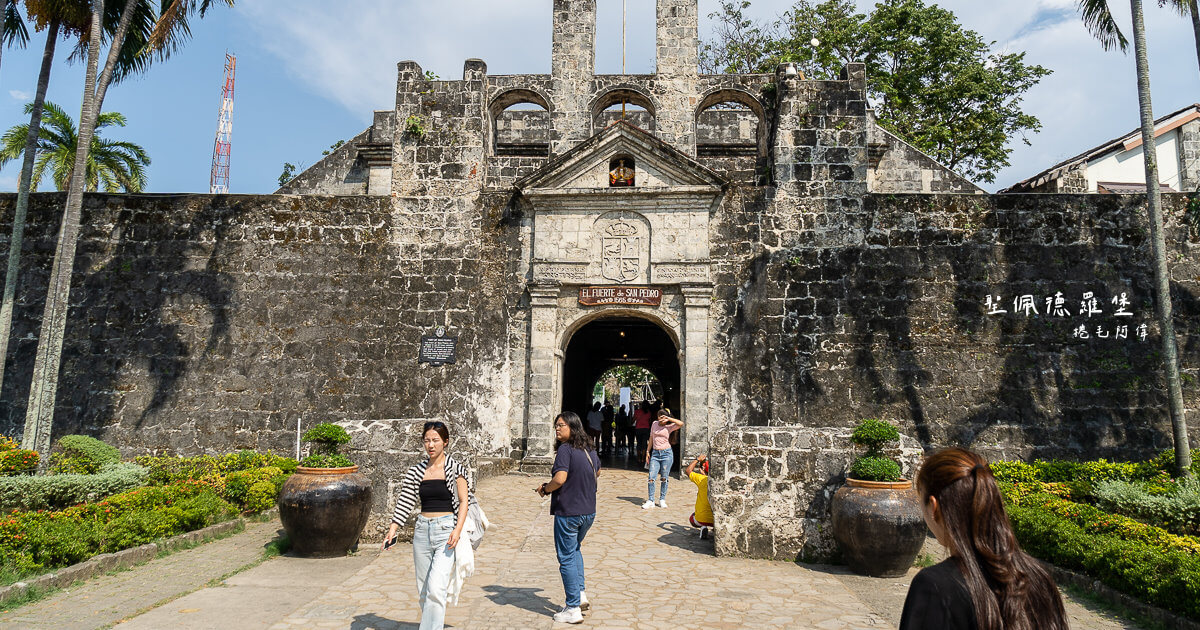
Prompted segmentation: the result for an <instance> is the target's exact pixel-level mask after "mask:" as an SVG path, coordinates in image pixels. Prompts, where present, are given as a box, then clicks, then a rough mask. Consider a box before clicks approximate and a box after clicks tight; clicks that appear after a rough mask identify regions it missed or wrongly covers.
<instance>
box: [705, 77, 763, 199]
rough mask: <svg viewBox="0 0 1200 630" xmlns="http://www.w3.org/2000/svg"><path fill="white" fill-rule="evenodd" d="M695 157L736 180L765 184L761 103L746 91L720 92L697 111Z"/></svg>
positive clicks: (708, 99)
mask: <svg viewBox="0 0 1200 630" xmlns="http://www.w3.org/2000/svg"><path fill="white" fill-rule="evenodd" d="M696 157H698V158H700V159H702V160H704V164H705V166H708V167H709V168H712V169H713V170H716V171H718V172H720V173H722V174H723V175H724V176H725V177H727V178H728V179H730V180H733V181H748V182H754V183H755V184H766V183H767V182H768V181H769V169H768V160H767V125H766V115H765V112H764V110H763V105H762V103H761V102H760V101H759V100H758V99H757V98H755V97H754V95H752V94H750V93H749V92H746V91H743V90H729V89H727V90H717V91H715V92H712V93H710V94H709V95H708V96H706V97H705V98H703V99H701V101H700V105H699V107H697V108H696Z"/></svg>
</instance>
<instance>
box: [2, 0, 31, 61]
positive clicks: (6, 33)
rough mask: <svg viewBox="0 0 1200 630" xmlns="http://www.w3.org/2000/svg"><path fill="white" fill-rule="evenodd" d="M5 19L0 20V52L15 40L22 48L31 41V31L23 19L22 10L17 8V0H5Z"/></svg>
mask: <svg viewBox="0 0 1200 630" xmlns="http://www.w3.org/2000/svg"><path fill="white" fill-rule="evenodd" d="M3 2H4V19H3V22H0V54H3V53H4V49H5V47H7V46H11V45H12V44H13V43H14V42H15V43H16V44H17V46H20V47H21V48H24V47H25V44H27V43H29V31H28V30H27V29H26V28H25V21H24V20H22V19H21V11H20V10H18V9H17V0H3Z"/></svg>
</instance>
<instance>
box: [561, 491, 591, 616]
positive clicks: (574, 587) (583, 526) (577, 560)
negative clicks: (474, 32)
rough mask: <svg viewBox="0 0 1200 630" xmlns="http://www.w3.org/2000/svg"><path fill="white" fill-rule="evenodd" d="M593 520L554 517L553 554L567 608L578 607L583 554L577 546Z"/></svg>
mask: <svg viewBox="0 0 1200 630" xmlns="http://www.w3.org/2000/svg"><path fill="white" fill-rule="evenodd" d="M595 520H596V515H595V514H583V515H581V516H555V517H554V552H555V553H556V554H558V572H559V573H560V574H562V582H563V590H564V591H566V592H567V601H566V604H567V608H577V607H578V606H579V593H580V591H583V590H584V580H583V552H582V551H581V550H580V548H579V546H580V545H582V544H583V537H584V536H587V533H588V530H589V529H591V528H592V523H593V522H595Z"/></svg>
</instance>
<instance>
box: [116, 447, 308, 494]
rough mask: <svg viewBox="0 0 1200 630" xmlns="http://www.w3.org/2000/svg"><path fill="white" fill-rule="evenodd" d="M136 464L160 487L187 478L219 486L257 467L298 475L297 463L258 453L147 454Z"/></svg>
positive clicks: (136, 459)
mask: <svg viewBox="0 0 1200 630" xmlns="http://www.w3.org/2000/svg"><path fill="white" fill-rule="evenodd" d="M134 461H136V462H137V463H138V464H139V465H141V466H145V467H146V468H147V469H148V470H149V476H148V478H147V483H149V484H151V485H156V486H161V485H165V484H169V483H174V482H176V481H183V480H185V479H201V480H208V481H212V482H214V483H215V482H217V481H219V480H220V479H221V478H222V477H224V476H225V475H228V474H229V473H232V472H237V471H241V470H254V469H256V468H266V467H274V468H278V469H280V470H282V471H283V472H285V473H287V474H289V475H290V474H291V473H294V472H296V460H294V459H292V458H290V457H281V456H279V455H273V454H271V453H258V452H255V451H238V452H236V453H229V454H227V455H198V456H196V457H175V456H150V455H143V456H140V457H136V458H134Z"/></svg>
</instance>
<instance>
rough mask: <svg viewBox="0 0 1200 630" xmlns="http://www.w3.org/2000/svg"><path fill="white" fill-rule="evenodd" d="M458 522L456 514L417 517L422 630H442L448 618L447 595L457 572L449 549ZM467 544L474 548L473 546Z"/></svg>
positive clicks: (415, 535) (415, 539)
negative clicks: (447, 545)
mask: <svg viewBox="0 0 1200 630" xmlns="http://www.w3.org/2000/svg"><path fill="white" fill-rule="evenodd" d="M456 522H457V519H456V517H455V516H454V515H453V514H447V515H446V516H439V517H437V518H425V517H424V516H417V523H416V525H415V526H414V528H413V565H414V566H415V567H416V569H417V592H418V593H420V596H421V630H441V628H442V622H443V621H444V620H445V618H446V591H447V590H448V589H449V588H450V573H451V572H452V571H453V570H454V550H453V549H447V548H446V541H448V540H449V539H450V532H452V531H454V524H455V523H456ZM467 544H470V543H469V542H468V543H467Z"/></svg>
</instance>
